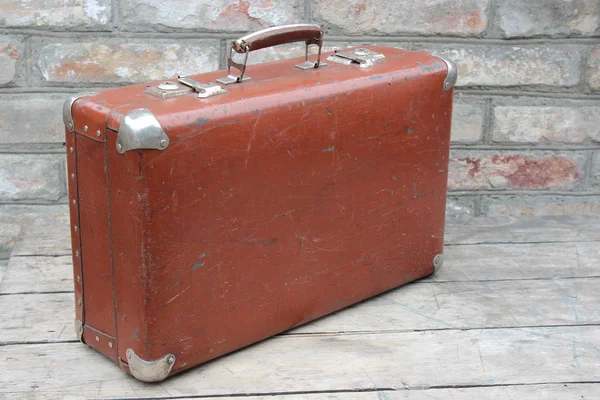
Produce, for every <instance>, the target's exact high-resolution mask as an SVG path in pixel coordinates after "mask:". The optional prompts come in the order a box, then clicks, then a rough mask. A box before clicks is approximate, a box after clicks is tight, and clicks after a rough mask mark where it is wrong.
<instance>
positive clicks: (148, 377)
mask: <svg viewBox="0 0 600 400" xmlns="http://www.w3.org/2000/svg"><path fill="white" fill-rule="evenodd" d="M125 355H126V356H127V364H128V365H129V372H131V375H133V377H134V378H135V379H137V380H139V381H142V382H160V381H162V380H164V379H165V378H166V377H167V376H169V373H170V372H171V369H172V368H173V365H174V364H175V355H174V354H170V353H169V354H165V355H164V356H163V357H161V358H159V359H156V360H151V361H145V360H142V359H141V358H140V357H138V355H137V354H135V352H134V351H133V350H132V349H127V351H126V352H125Z"/></svg>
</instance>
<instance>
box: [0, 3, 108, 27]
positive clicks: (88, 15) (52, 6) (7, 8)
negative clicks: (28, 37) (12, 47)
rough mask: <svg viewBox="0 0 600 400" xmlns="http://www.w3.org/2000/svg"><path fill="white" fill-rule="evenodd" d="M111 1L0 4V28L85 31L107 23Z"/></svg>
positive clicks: (104, 25)
mask: <svg viewBox="0 0 600 400" xmlns="http://www.w3.org/2000/svg"><path fill="white" fill-rule="evenodd" d="M111 5H112V1H111V0H77V1H73V0H71V1H66V0H27V1H24V0H2V2H1V3H0V25H1V26H7V27H27V28H30V27H31V28H38V27H39V28H50V29H73V28H78V29H89V28H102V27H106V26H107V25H108V24H109V23H110V19H111V14H112V11H111Z"/></svg>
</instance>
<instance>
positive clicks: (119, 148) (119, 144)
mask: <svg viewBox="0 0 600 400" xmlns="http://www.w3.org/2000/svg"><path fill="white" fill-rule="evenodd" d="M117 150H119V151H121V150H123V146H121V143H117Z"/></svg>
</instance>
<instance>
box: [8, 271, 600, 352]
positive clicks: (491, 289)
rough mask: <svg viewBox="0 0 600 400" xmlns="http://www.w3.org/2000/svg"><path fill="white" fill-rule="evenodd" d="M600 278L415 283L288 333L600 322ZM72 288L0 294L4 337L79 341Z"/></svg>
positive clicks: (9, 341)
mask: <svg viewBox="0 0 600 400" xmlns="http://www.w3.org/2000/svg"><path fill="white" fill-rule="evenodd" d="M599 287H600V278H593V279H564V280H524V281H510V282H508V281H496V282H448V283H432V284H428V285H421V284H412V285H407V286H404V287H402V288H398V289H395V290H392V291H389V292H387V293H384V294H383V295H380V296H377V297H375V298H373V299H370V300H367V301H365V302H363V303H360V304H358V305H356V306H352V307H349V308H346V309H344V310H341V311H339V312H337V313H335V314H332V315H330V316H327V317H324V318H321V319H319V320H317V321H314V322H312V323H310V324H308V325H305V326H301V327H298V328H296V329H294V330H292V331H290V332H288V333H286V334H313V333H319V332H321V333H336V332H385V331H393V332H401V331H413V330H429V329H474V328H498V327H521V326H555V325H579V324H600V295H599V294H598V288H599ZM73 307H74V305H73V295H72V294H71V293H66V294H65V293H58V294H28V295H9V296H0V315H2V316H3V317H4V318H2V319H1V320H0V344H7V343H23V342H62V341H69V340H75V339H76V337H75V333H74V331H73V315H74V311H73Z"/></svg>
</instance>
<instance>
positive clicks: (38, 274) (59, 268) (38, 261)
mask: <svg viewBox="0 0 600 400" xmlns="http://www.w3.org/2000/svg"><path fill="white" fill-rule="evenodd" d="M65 291H71V292H72V291H73V264H72V258H71V256H58V257H12V258H11V259H10V260H9V262H8V268H7V270H6V273H5V275H4V279H3V280H2V282H0V294H7V293H40V292H65Z"/></svg>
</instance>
